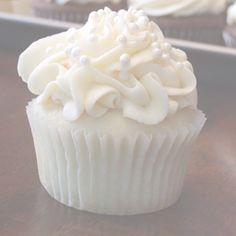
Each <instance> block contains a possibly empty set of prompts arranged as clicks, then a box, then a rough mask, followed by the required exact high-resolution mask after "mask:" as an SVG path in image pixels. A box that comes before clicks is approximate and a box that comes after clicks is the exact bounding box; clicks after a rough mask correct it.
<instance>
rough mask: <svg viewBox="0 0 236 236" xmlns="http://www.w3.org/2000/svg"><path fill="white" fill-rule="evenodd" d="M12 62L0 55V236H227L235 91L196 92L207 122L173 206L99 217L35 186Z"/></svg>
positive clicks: (234, 162) (235, 202)
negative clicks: (180, 194) (180, 191)
mask: <svg viewBox="0 0 236 236" xmlns="http://www.w3.org/2000/svg"><path fill="white" fill-rule="evenodd" d="M16 63H17V57H16V55H15V54H13V53H12V54H10V53H1V54H0V71H1V73H0V109H1V115H0V235H2V236H8V235H18V236H21V235H24V236H25V235H34V236H45V235H53V236H55V235H83V236H95V235H96V236H97V235H102V236H113V235H114V236H118V235H122V236H123V235H125V236H127V235H128V236H131V235H132V236H133V235H134V236H139V235H140V236H141V235H142V236H159V235H160V236H235V235H236V233H235V232H236V125H235V117H236V109H235V105H234V102H233V101H235V97H234V93H235V88H234V89H233V88H231V89H230V88H229V89H228V90H227V93H225V92H223V91H222V89H219V88H216V87H215V88H214V89H213V88H211V86H207V85H204V86H201V83H200V96H199V97H200V98H201V100H202V101H203V100H204V101H206V102H204V104H202V107H203V109H204V111H205V112H206V113H207V117H208V122H207V125H206V126H205V128H204V131H203V132H202V134H201V136H200V138H199V139H198V142H197V143H196V145H195V146H194V150H193V158H192V160H191V162H190V165H189V168H188V174H187V177H186V181H185V185H184V189H183V194H182V197H181V199H180V200H179V201H178V202H177V203H176V204H175V205H174V206H172V207H170V208H168V209H166V210H162V211H160V212H156V213H153V214H146V215H139V216H127V217H126V216H125V217H117V216H101V215H96V214H91V213H86V212H81V211H78V210H74V209H71V208H68V207H66V206H63V205H61V204H60V203H58V202H56V201H55V200H53V199H52V198H51V197H50V196H49V195H48V194H47V193H46V191H45V190H44V189H43V187H42V186H41V185H40V183H39V179H38V176H37V167H36V158H35V153H34V148H33V142H32V138H31V133H30V129H29V125H28V123H27V119H26V115H25V109H24V107H25V105H26V104H27V101H29V100H30V99H31V95H30V93H29V92H28V90H27V88H26V85H25V84H24V83H22V82H21V80H20V79H19V78H18V77H17V73H16Z"/></svg>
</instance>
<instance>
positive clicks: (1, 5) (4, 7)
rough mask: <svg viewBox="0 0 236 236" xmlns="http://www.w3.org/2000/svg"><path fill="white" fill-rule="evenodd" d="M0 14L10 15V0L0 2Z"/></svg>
mask: <svg viewBox="0 0 236 236" xmlns="http://www.w3.org/2000/svg"><path fill="white" fill-rule="evenodd" d="M0 12H8V13H12V5H11V0H5V1H0Z"/></svg>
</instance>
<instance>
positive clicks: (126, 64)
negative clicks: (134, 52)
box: [120, 53, 130, 67]
mask: <svg viewBox="0 0 236 236" xmlns="http://www.w3.org/2000/svg"><path fill="white" fill-rule="evenodd" d="M120 63H121V66H122V67H129V65H130V57H129V55H128V54H126V53H125V54H122V55H121V56H120Z"/></svg>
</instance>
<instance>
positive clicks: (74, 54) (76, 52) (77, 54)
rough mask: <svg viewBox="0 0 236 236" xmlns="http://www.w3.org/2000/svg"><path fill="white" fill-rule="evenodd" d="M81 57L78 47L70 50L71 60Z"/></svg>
mask: <svg viewBox="0 0 236 236" xmlns="http://www.w3.org/2000/svg"><path fill="white" fill-rule="evenodd" d="M80 55H81V50H80V48H79V47H74V48H73V49H72V50H71V56H72V57H73V58H79V57H80Z"/></svg>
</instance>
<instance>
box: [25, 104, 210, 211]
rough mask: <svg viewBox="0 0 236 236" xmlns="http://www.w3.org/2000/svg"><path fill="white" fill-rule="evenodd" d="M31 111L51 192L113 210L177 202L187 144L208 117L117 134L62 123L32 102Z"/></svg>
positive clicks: (77, 204)
mask: <svg viewBox="0 0 236 236" xmlns="http://www.w3.org/2000/svg"><path fill="white" fill-rule="evenodd" d="M27 114H28V119H29V122H30V126H31V129H32V134H33V139H34V145H35V150H36V156H37V164H38V172H39V177H40V181H41V183H42V185H43V186H44V188H45V189H46V190H47V191H48V193H49V194H50V195H51V196H52V197H53V198H55V199H56V200H58V201H59V202H61V203H63V204H65V205H67V206H70V207H74V208H77V209H80V210H85V211H90V212H96V213H103V214H112V215H132V214H140V213H148V212H154V211H157V210H160V209H163V208H166V207H168V206H170V205H171V204H173V203H174V202H176V201H177V200H178V198H179V196H180V194H181V189H182V185H183V180H184V175H185V168H186V163H187V160H188V157H189V156H188V152H187V151H188V148H189V147H190V146H191V144H192V142H193V141H194V140H195V138H196V137H197V136H198V134H199V132H200V130H201V129H202V127H203V125H204V122H205V117H204V115H203V114H202V113H201V112H197V114H196V117H195V119H194V120H193V121H192V123H191V124H187V125H179V127H176V128H175V129H160V130H159V131H158V132H157V133H156V134H155V135H146V134H144V133H142V132H140V133H136V134H135V135H132V134H127V135H124V136H123V137H122V136H119V137H117V136H115V135H113V134H112V133H110V134H108V133H106V134H100V133H97V132H96V131H86V130H81V129H71V128H69V127H63V128H60V126H59V125H57V124H55V122H51V121H50V120H48V119H47V117H45V116H40V115H39V114H38V113H36V112H34V110H33V109H32V106H31V105H29V106H28V107H27ZM111 132H112V131H111Z"/></svg>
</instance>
